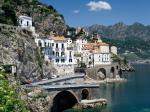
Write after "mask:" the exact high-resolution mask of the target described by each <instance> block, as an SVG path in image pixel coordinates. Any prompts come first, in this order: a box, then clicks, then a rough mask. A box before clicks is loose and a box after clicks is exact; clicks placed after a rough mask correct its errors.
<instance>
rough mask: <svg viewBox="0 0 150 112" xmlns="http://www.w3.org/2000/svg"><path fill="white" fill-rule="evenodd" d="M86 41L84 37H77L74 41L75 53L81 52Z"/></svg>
mask: <svg viewBox="0 0 150 112" xmlns="http://www.w3.org/2000/svg"><path fill="white" fill-rule="evenodd" d="M86 43H87V40H86V39H77V40H76V41H75V52H76V53H82V49H83V46H84V44H86Z"/></svg>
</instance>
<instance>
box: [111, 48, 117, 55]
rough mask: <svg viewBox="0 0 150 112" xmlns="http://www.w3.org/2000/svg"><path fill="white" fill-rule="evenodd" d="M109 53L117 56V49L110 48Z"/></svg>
mask: <svg viewBox="0 0 150 112" xmlns="http://www.w3.org/2000/svg"><path fill="white" fill-rule="evenodd" d="M111 53H113V54H115V55H117V47H116V46H112V47H111Z"/></svg>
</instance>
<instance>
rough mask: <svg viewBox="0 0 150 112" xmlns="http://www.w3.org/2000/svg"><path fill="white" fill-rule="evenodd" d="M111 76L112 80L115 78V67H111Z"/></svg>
mask: <svg viewBox="0 0 150 112" xmlns="http://www.w3.org/2000/svg"><path fill="white" fill-rule="evenodd" d="M110 74H111V77H112V78H115V67H111V69H110Z"/></svg>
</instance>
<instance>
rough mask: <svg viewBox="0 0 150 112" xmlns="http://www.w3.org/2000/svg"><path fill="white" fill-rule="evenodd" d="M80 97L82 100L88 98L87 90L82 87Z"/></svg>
mask: <svg viewBox="0 0 150 112" xmlns="http://www.w3.org/2000/svg"><path fill="white" fill-rule="evenodd" d="M81 99H82V100H85V99H86V100H87V99H89V90H88V89H86V88H85V89H82V92H81Z"/></svg>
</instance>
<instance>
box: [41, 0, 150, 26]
mask: <svg viewBox="0 0 150 112" xmlns="http://www.w3.org/2000/svg"><path fill="white" fill-rule="evenodd" d="M39 1H41V2H43V3H45V4H47V5H52V6H53V7H54V8H55V9H56V10H57V11H58V12H59V13H61V14H62V15H63V16H64V18H65V22H66V24H68V25H70V26H73V27H78V26H90V25H93V24H101V25H113V24H116V23H118V22H124V23H125V24H133V23H134V22H140V23H143V24H145V25H150V0H39Z"/></svg>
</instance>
